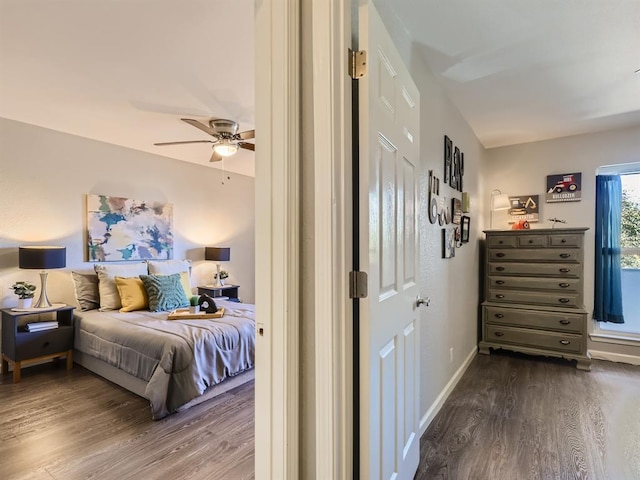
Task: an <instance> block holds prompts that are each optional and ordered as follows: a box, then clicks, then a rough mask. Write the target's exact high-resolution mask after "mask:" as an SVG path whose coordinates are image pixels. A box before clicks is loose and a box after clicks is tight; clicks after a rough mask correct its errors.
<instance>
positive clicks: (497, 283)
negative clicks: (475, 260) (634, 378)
mask: <svg viewBox="0 0 640 480" xmlns="http://www.w3.org/2000/svg"><path fill="white" fill-rule="evenodd" d="M586 230H587V229H586V228H570V229H565V228H563V229H538V230H504V231H498V230H487V231H485V234H486V243H485V248H486V251H485V269H484V272H485V282H484V302H483V303H482V340H481V341H480V344H479V351H480V353H485V354H488V353H489V352H490V350H489V349H490V348H503V349H507V350H513V351H518V352H522V353H528V354H535V355H547V356H554V357H564V358H567V359H569V360H576V361H577V367H578V368H579V369H581V370H590V369H591V357H590V355H589V352H588V350H587V312H586V310H585V309H584V299H583V295H584V286H583V240H584V232H585V231H586Z"/></svg>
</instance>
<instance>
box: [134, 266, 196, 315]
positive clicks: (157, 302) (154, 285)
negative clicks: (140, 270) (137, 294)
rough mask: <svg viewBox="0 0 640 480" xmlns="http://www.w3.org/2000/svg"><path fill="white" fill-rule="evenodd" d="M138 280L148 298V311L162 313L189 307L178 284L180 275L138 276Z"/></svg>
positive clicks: (182, 289)
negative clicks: (140, 281)
mask: <svg viewBox="0 0 640 480" xmlns="http://www.w3.org/2000/svg"><path fill="white" fill-rule="evenodd" d="M140 280H142V283H143V285H144V288H145V290H146V291H147V297H149V310H150V311H152V312H164V311H167V310H174V309H176V308H180V307H188V306H189V300H188V299H187V296H186V295H185V293H184V288H182V284H181V283H180V274H178V273H174V274H173V275H140Z"/></svg>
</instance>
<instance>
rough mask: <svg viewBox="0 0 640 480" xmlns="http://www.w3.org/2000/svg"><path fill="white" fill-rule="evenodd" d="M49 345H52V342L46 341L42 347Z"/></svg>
mask: <svg viewBox="0 0 640 480" xmlns="http://www.w3.org/2000/svg"><path fill="white" fill-rule="evenodd" d="M49 345H51V342H44V343H43V344H42V348H47V347H48V346H49Z"/></svg>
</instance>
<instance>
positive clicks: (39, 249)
mask: <svg viewBox="0 0 640 480" xmlns="http://www.w3.org/2000/svg"><path fill="white" fill-rule="evenodd" d="M18 266H19V267H20V268H26V269H38V270H40V287H41V288H40V297H39V298H38V301H37V302H36V304H35V305H34V307H35V308H51V302H50V301H49V299H48V298H47V276H48V275H49V274H48V273H47V272H46V269H50V268H64V267H66V266H67V249H66V247H51V246H33V247H20V248H19V249H18Z"/></svg>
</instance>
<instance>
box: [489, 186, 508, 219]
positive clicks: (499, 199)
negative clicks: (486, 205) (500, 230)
mask: <svg viewBox="0 0 640 480" xmlns="http://www.w3.org/2000/svg"><path fill="white" fill-rule="evenodd" d="M510 206H511V205H509V195H507V194H506V193H502V192H501V191H500V190H498V189H497V188H496V189H494V190H492V191H491V204H490V207H491V209H490V212H489V226H490V227H491V228H493V212H494V211H498V210H508V209H509V207H510Z"/></svg>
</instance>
